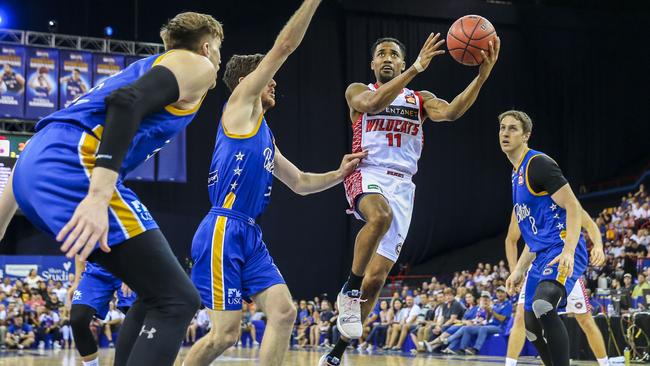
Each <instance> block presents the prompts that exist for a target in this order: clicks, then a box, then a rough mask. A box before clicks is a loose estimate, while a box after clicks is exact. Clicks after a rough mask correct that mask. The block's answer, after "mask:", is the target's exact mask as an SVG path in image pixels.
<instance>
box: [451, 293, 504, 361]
mask: <svg viewBox="0 0 650 366" xmlns="http://www.w3.org/2000/svg"><path fill="white" fill-rule="evenodd" d="M496 293H497V300H496V302H494V303H492V301H488V302H487V306H486V308H485V310H486V311H487V314H488V317H489V318H490V319H489V320H488V322H487V324H485V325H472V326H465V327H462V328H461V329H460V330H458V332H456V334H454V336H456V335H457V334H459V333H462V339H461V340H460V348H461V349H463V350H464V351H465V354H470V355H475V354H477V353H478V351H479V350H480V349H481V348H482V347H483V343H484V342H485V339H486V338H487V336H488V335H490V334H496V333H502V332H504V331H505V326H506V324H507V323H508V319H510V316H511V315H512V304H511V303H510V301H508V294H507V293H506V288H505V287H503V286H500V287H499V288H497V290H496ZM474 337H476V338H475V340H474V342H473V343H472V339H473V338H474ZM450 345H451V343H450Z"/></svg>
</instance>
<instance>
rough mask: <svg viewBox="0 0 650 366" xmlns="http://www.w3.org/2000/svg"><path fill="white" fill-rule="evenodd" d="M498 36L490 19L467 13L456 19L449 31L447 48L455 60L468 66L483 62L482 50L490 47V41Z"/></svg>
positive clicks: (486, 50)
mask: <svg viewBox="0 0 650 366" xmlns="http://www.w3.org/2000/svg"><path fill="white" fill-rule="evenodd" d="M496 37H497V33H496V30H495V29H494V26H492V23H490V21H489V20H487V19H485V18H483V17H482V16H480V15H465V16H464V17H462V18H460V19H458V20H456V21H455V22H454V24H452V25H451V27H450V28H449V32H447V49H448V50H449V54H450V55H451V57H453V58H454V60H456V61H458V62H460V63H461V64H463V65H467V66H476V65H480V64H481V63H482V62H483V57H481V50H483V51H485V52H486V53H487V52H488V50H489V49H490V45H489V42H490V41H494V40H495V39H496Z"/></svg>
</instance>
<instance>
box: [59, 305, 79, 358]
mask: <svg viewBox="0 0 650 366" xmlns="http://www.w3.org/2000/svg"><path fill="white" fill-rule="evenodd" d="M59 318H60V324H61V347H62V348H63V349H66V348H67V349H73V348H75V345H74V338H72V326H71V325H70V310H68V308H66V307H65V306H61V307H60V308H59Z"/></svg>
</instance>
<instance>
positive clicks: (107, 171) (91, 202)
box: [56, 50, 217, 260]
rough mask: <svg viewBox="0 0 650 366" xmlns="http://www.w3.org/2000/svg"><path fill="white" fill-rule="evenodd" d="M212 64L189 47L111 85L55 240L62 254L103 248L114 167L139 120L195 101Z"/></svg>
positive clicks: (211, 76) (209, 80)
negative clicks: (84, 190) (75, 195)
mask: <svg viewBox="0 0 650 366" xmlns="http://www.w3.org/2000/svg"><path fill="white" fill-rule="evenodd" d="M216 74H217V68H216V67H215V66H214V65H213V64H212V63H211V62H210V60H209V59H208V58H207V57H205V56H202V55H199V54H197V53H193V52H190V51H184V50H178V51H176V52H172V53H170V54H168V55H167V56H166V57H165V58H164V59H163V60H162V61H161V62H160V63H159V64H158V65H156V66H154V67H152V68H151V70H149V71H147V72H146V73H145V74H144V75H142V76H141V77H140V78H139V79H138V80H136V81H135V82H134V83H132V84H131V85H128V86H125V87H122V88H119V89H116V90H114V91H113V92H112V93H111V94H110V95H109V96H108V97H107V98H106V122H105V123H104V132H103V134H102V141H101V143H100V145H99V151H98V153H97V159H96V162H95V167H94V169H93V171H92V176H91V178H90V187H89V189H88V194H87V195H86V197H85V198H84V199H83V200H82V201H81V202H80V203H79V205H78V206H77V208H76V209H75V212H74V214H73V215H72V218H71V219H70V221H68V223H67V224H66V225H65V226H64V227H63V228H62V229H61V231H59V233H58V234H57V236H56V240H57V241H59V242H63V244H62V245H61V251H63V252H65V253H66V256H67V257H68V258H72V257H73V256H75V255H76V254H80V255H81V258H82V259H84V260H85V259H86V258H87V257H88V255H90V253H91V252H92V251H93V250H94V249H95V245H96V243H97V242H99V244H100V248H101V249H102V250H103V251H105V252H109V251H110V248H109V247H108V205H109V202H110V200H111V197H112V196H113V193H114V191H115V183H116V182H117V178H118V171H119V169H120V167H121V165H122V161H123V159H124V156H125V154H126V152H127V151H128V148H129V146H130V145H131V141H132V140H133V136H134V135H135V133H136V132H137V130H138V127H139V125H140V122H141V121H142V119H143V118H144V117H145V116H147V115H148V114H151V113H154V112H157V111H159V110H161V109H162V108H164V107H165V106H167V105H170V104H171V105H175V106H178V107H180V108H181V109H184V108H183V107H182V106H194V105H196V104H197V103H198V102H199V101H200V99H201V98H202V96H203V95H204V94H205V93H206V92H207V91H208V89H209V88H211V87H213V86H214V84H215V82H216Z"/></svg>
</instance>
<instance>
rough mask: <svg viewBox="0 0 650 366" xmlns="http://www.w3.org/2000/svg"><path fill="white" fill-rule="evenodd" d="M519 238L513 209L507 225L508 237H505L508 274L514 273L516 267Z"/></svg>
mask: <svg viewBox="0 0 650 366" xmlns="http://www.w3.org/2000/svg"><path fill="white" fill-rule="evenodd" d="M520 237H521V231H520V230H519V224H517V218H516V217H515V210H514V209H513V210H512V215H511V217H510V225H508V235H506V259H508V268H509V269H510V273H512V272H514V271H515V267H516V266H517V242H518V241H519V238H520Z"/></svg>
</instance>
